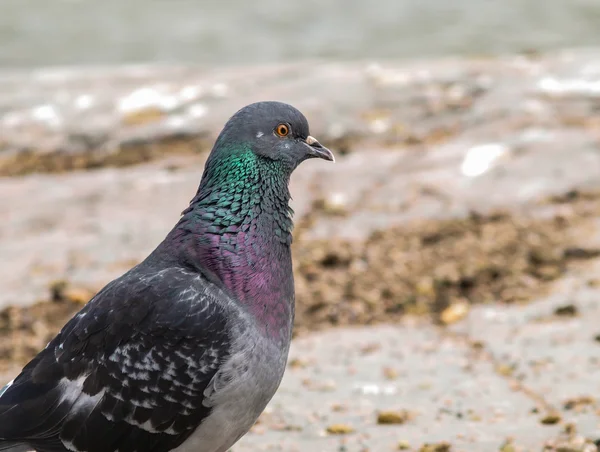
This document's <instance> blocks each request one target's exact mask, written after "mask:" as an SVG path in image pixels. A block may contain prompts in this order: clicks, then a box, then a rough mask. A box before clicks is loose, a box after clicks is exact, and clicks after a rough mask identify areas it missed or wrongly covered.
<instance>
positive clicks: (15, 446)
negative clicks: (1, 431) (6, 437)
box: [0, 439, 31, 452]
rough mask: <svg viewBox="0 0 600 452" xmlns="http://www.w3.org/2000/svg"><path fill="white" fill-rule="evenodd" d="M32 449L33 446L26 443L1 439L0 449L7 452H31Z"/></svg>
mask: <svg viewBox="0 0 600 452" xmlns="http://www.w3.org/2000/svg"><path fill="white" fill-rule="evenodd" d="M30 450H31V447H29V446H27V445H24V444H20V443H13V442H10V441H2V440H1V439H0V451H6V452H29V451H30Z"/></svg>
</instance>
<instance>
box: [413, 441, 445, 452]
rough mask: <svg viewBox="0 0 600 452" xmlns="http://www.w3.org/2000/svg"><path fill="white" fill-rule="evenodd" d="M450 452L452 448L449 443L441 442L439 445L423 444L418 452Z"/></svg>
mask: <svg viewBox="0 0 600 452" xmlns="http://www.w3.org/2000/svg"><path fill="white" fill-rule="evenodd" d="M451 450H452V446H451V445H450V443H447V442H445V441H442V442H441V443H436V444H423V446H421V448H420V449H419V452H450V451H451Z"/></svg>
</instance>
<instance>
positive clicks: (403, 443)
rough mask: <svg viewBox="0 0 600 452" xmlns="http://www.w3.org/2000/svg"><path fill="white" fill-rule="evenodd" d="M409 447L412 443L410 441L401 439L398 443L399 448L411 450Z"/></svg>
mask: <svg viewBox="0 0 600 452" xmlns="http://www.w3.org/2000/svg"><path fill="white" fill-rule="evenodd" d="M409 449H410V443H409V442H408V441H405V440H401V441H400V442H399V443H398V450H409Z"/></svg>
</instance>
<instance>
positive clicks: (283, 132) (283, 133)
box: [275, 124, 290, 137]
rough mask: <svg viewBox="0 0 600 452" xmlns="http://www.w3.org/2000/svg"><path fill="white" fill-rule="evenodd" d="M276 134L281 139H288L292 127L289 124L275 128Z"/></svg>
mask: <svg viewBox="0 0 600 452" xmlns="http://www.w3.org/2000/svg"><path fill="white" fill-rule="evenodd" d="M275 133H276V134H277V135H279V136H280V137H287V136H288V134H289V133H290V127H289V126H288V125H287V124H279V125H278V126H277V127H275Z"/></svg>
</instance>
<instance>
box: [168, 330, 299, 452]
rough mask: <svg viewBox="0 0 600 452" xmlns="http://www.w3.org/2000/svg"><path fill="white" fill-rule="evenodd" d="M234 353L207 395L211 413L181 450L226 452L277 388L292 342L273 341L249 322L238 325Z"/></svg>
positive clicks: (184, 451) (255, 417) (224, 364)
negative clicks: (280, 342)
mask: <svg viewBox="0 0 600 452" xmlns="http://www.w3.org/2000/svg"><path fill="white" fill-rule="evenodd" d="M234 329H236V330H237V331H236V332H235V333H234V334H233V337H236V338H237V339H236V340H235V342H234V344H233V346H232V350H231V352H232V353H231V354H230V356H229V358H228V359H227V361H226V362H224V363H223V365H222V367H221V369H220V371H219V372H218V373H217V375H216V376H215V378H214V379H213V381H212V382H211V384H210V385H209V387H208V389H207V390H206V393H205V396H206V397H207V399H206V402H205V404H207V405H208V406H211V407H212V411H211V414H210V415H209V416H208V417H207V418H206V419H205V420H204V421H203V422H202V424H200V426H199V427H198V428H197V429H196V431H195V433H194V435H193V436H192V437H191V438H190V439H189V440H188V441H186V442H185V444H184V445H182V446H181V447H179V448H178V449H176V450H177V451H178V452H187V451H190V452H191V451H194V452H226V451H227V450H229V448H230V447H231V446H232V445H233V444H234V443H235V442H236V441H237V440H238V439H239V438H241V436H243V435H244V434H245V433H247V432H248V430H249V429H250V428H251V427H252V425H254V423H255V422H256V419H258V417H259V416H260V414H261V413H262V412H263V411H264V409H265V407H266V406H267V404H268V403H269V401H270V400H271V398H272V397H273V395H274V394H275V392H276V391H277V388H278V387H279V384H280V383H281V379H282V377H283V373H284V371H285V366H286V362H287V356H288V350H289V343H288V344H284V345H283V346H281V344H277V343H274V342H273V341H272V340H270V339H269V338H267V337H265V336H264V335H262V334H259V333H258V332H257V330H256V329H254V328H251V327H249V326H248V325H238V326H236V327H235V328H234Z"/></svg>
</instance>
